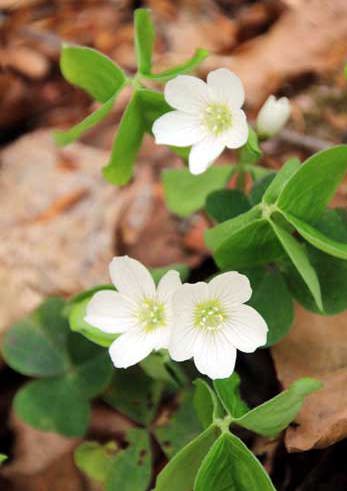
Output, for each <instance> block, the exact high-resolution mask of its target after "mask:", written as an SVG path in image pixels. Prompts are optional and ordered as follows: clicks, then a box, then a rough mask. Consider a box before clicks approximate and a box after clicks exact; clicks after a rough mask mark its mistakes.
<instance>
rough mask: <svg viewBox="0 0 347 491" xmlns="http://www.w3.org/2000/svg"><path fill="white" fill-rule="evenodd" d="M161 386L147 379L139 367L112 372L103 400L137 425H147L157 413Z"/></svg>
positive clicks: (157, 382) (160, 383) (159, 383)
mask: <svg viewBox="0 0 347 491" xmlns="http://www.w3.org/2000/svg"><path fill="white" fill-rule="evenodd" d="M162 388H163V384H162V382H159V381H158V380H153V379H151V378H150V377H148V376H147V375H146V374H145V373H144V372H143V371H142V370H141V368H140V367H137V366H135V367H131V368H128V369H127V370H116V371H114V375H113V379H112V383H111V385H110V386H109V387H108V389H107V391H106V393H105V394H104V396H103V398H104V400H105V401H106V402H107V403H108V404H109V405H110V406H112V407H113V408H114V409H116V410H117V411H119V412H121V413H123V414H125V415H126V416H128V417H129V418H130V419H132V420H134V421H136V422H137V423H140V424H143V425H148V424H149V423H151V421H152V420H153V418H154V417H155V414H156V412H157V408H158V404H159V402H160V399H161V394H162Z"/></svg>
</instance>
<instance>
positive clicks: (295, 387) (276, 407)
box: [236, 378, 322, 437]
mask: <svg viewBox="0 0 347 491" xmlns="http://www.w3.org/2000/svg"><path fill="white" fill-rule="evenodd" d="M321 387H322V384H321V383H320V382H319V381H318V380H314V379H312V378H302V379H300V380H297V381H295V382H294V383H293V384H292V385H290V387H289V388H288V389H287V390H285V391H283V392H281V393H280V394H278V395H277V396H276V397H274V398H272V399H270V400H269V401H266V402H264V403H263V404H261V405H260V406H257V407H255V408H254V409H251V410H250V411H248V412H247V413H245V414H244V415H243V416H241V417H240V418H238V419H237V420H236V423H237V424H238V425H240V426H242V427H244V428H247V429H248V430H251V431H254V432H255V433H259V434H260V435H264V436H268V437H275V436H276V435H277V434H278V433H280V432H281V431H282V430H284V429H285V428H287V426H288V425H289V423H291V422H292V421H294V419H295V417H296V415H297V414H298V412H299V411H300V409H301V406H302V405H303V403H304V400H305V397H306V396H307V395H309V394H311V393H312V392H315V391H317V390H319V389H320V388H321Z"/></svg>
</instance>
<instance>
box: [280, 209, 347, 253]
mask: <svg viewBox="0 0 347 491" xmlns="http://www.w3.org/2000/svg"><path fill="white" fill-rule="evenodd" d="M284 216H285V218H286V219H287V220H288V222H289V223H291V224H292V225H293V227H295V228H296V230H297V231H298V232H299V234H300V235H301V236H302V237H303V238H304V239H306V240H307V242H309V243H310V244H312V245H313V246H314V247H316V248H317V249H320V250H321V251H323V252H326V253H327V254H329V255H330V256H334V257H337V258H339V259H347V243H343V242H338V241H336V240H334V239H331V238H330V237H328V236H327V235H325V234H324V233H322V232H321V231H320V230H318V229H317V228H315V227H313V226H312V225H309V224H308V223H306V222H304V221H303V220H300V219H299V218H296V217H294V216H293V215H291V214H290V213H284Z"/></svg>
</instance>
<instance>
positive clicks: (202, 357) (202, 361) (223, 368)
mask: <svg viewBox="0 0 347 491" xmlns="http://www.w3.org/2000/svg"><path fill="white" fill-rule="evenodd" d="M194 349H195V352H194V363H195V365H196V368H197V369H198V370H199V372H200V373H203V374H204V375H207V376H208V377H210V378H212V379H220V378H227V377H229V376H230V375H231V374H232V373H233V371H234V368H235V361H236V348H235V347H234V346H233V345H232V344H231V343H230V342H228V340H227V339H226V338H225V337H224V336H223V332H222V331H220V332H206V333H205V335H204V336H200V337H199V338H198V340H197V342H196V343H195V348H194Z"/></svg>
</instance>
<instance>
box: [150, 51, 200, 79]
mask: <svg viewBox="0 0 347 491" xmlns="http://www.w3.org/2000/svg"><path fill="white" fill-rule="evenodd" d="M208 54H209V53H208V51H207V50H206V49H201V48H198V49H197V50H196V51H195V53H194V54H193V56H192V57H191V58H190V59H189V60H187V61H185V62H183V63H181V64H180V65H176V66H175V67H173V68H169V69H168V70H164V71H162V72H160V73H153V72H151V73H143V75H144V76H145V77H146V78H148V79H150V80H155V81H156V82H166V81H167V80H170V79H171V78H174V77H177V75H182V74H184V73H188V72H191V71H192V70H193V69H194V68H195V67H197V66H198V65H200V63H202V62H203V61H204V60H205V59H206V58H207V56H208Z"/></svg>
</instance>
